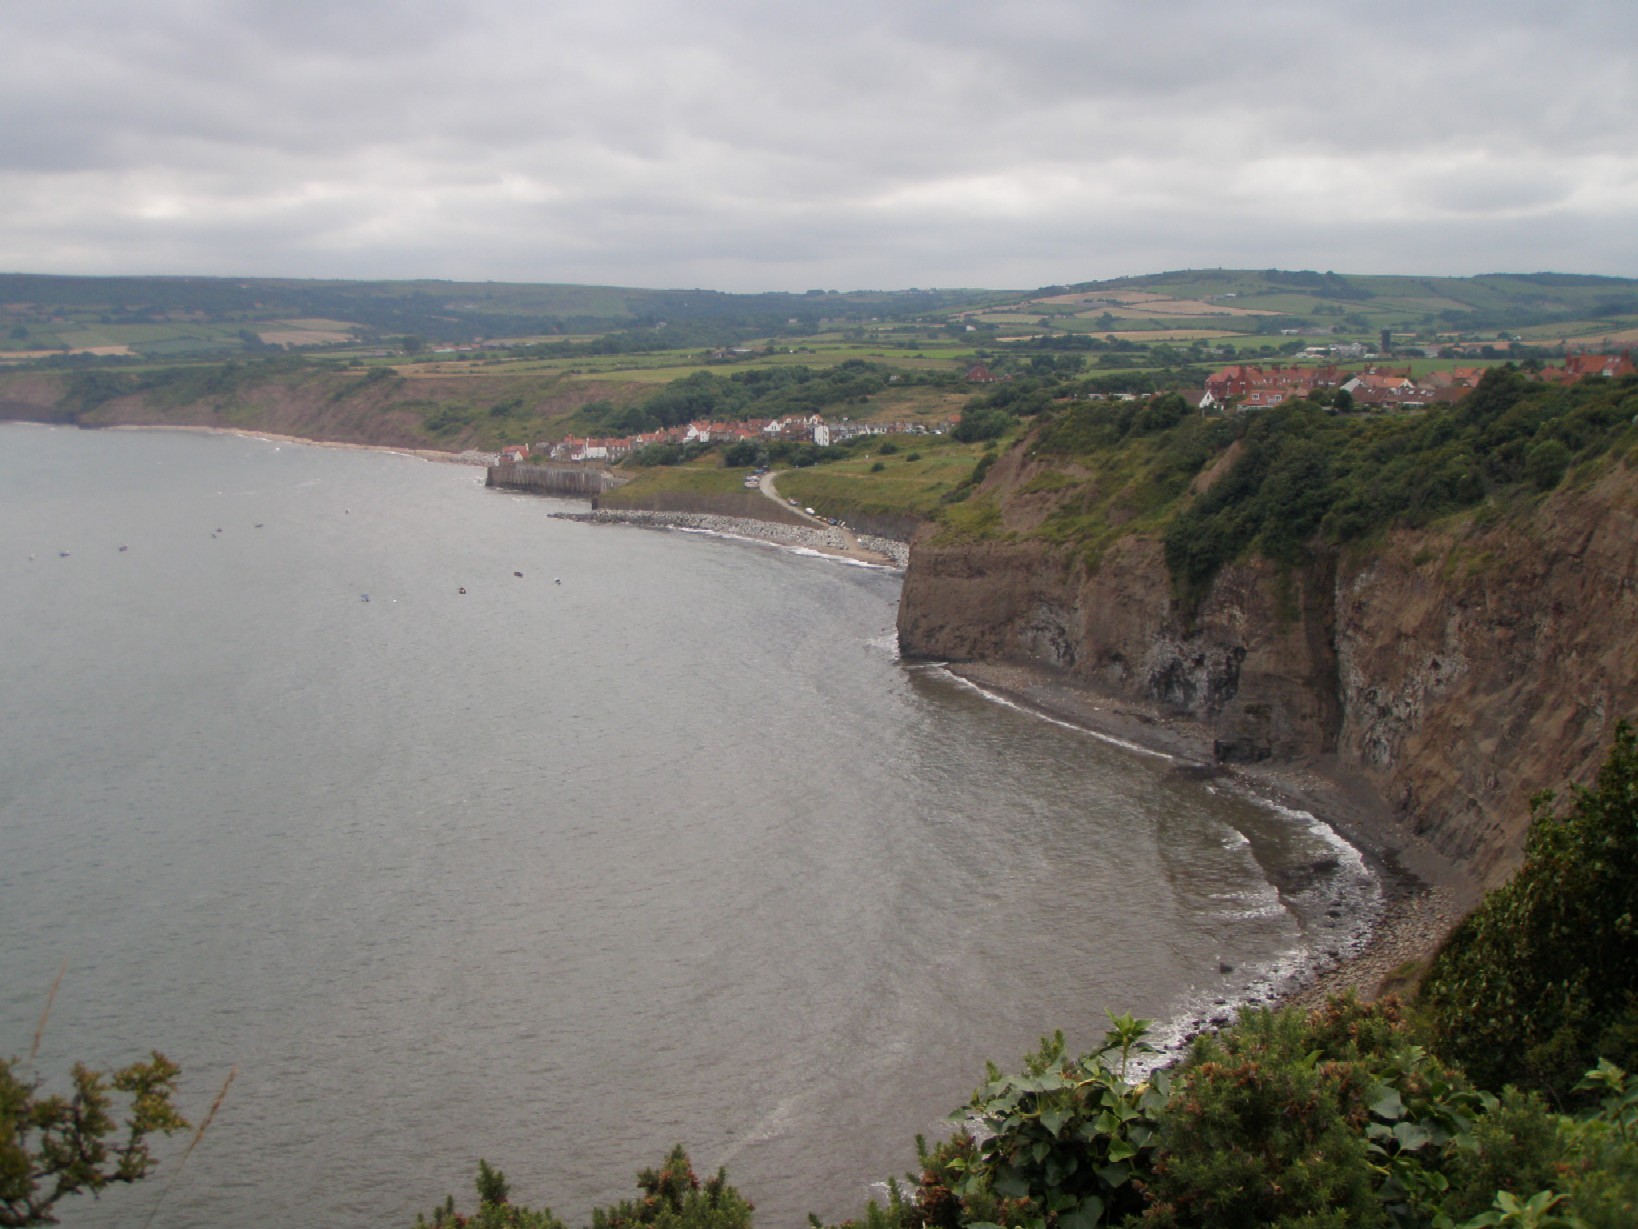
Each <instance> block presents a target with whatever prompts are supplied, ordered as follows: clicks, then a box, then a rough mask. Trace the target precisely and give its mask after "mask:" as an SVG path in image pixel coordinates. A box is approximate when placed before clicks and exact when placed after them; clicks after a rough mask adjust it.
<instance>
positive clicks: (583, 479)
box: [484, 464, 622, 498]
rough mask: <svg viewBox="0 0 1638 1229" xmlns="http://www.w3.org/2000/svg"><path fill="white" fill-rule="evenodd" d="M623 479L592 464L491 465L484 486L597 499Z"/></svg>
mask: <svg viewBox="0 0 1638 1229" xmlns="http://www.w3.org/2000/svg"><path fill="white" fill-rule="evenodd" d="M621 481H622V480H621V479H620V478H618V477H616V476H615V475H614V474H613V473H612V472H611V471H609V470H606V469H601V468H598V467H597V466H593V465H517V464H513V465H491V466H490V467H489V476H488V478H487V479H485V481H484V485H485V486H491V487H500V488H503V489H505V490H509V491H535V492H537V493H539V494H541V495H571V496H578V497H580V498H594V497H596V496H598V495H601V494H602V493H603V492H604V491H609V490H613V489H614V488H615V487H617V486H619V485H620V484H621Z"/></svg>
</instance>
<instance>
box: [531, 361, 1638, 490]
mask: <svg viewBox="0 0 1638 1229" xmlns="http://www.w3.org/2000/svg"><path fill="white" fill-rule="evenodd" d="M1488 370H1489V368H1488V367H1459V366H1457V367H1441V368H1436V369H1434V370H1432V371H1428V372H1425V373H1423V374H1422V375H1416V374H1414V373H1413V371H1412V369H1411V368H1409V367H1403V368H1393V367H1384V366H1380V365H1371V366H1367V367H1365V368H1364V369H1363V370H1357V369H1352V368H1347V367H1342V366H1339V365H1337V364H1335V363H1325V364H1320V365H1317V366H1286V365H1282V364H1270V365H1268V366H1260V365H1253V364H1244V363H1240V364H1233V365H1230V366H1227V367H1221V368H1219V369H1218V370H1216V371H1214V372H1213V373H1212V374H1211V375H1210V376H1208V377H1207V378H1206V382H1205V386H1204V388H1197V389H1183V390H1178V391H1179V392H1180V395H1181V396H1183V398H1184V399H1185V400H1186V401H1188V402H1189V404H1190V405H1192V406H1194V407H1196V408H1198V409H1199V410H1201V411H1202V412H1208V411H1212V410H1217V411H1241V412H1243V411H1249V410H1266V409H1272V408H1273V407H1274V406H1277V405H1279V404H1281V403H1282V402H1284V401H1287V400H1289V399H1293V398H1301V397H1307V396H1309V395H1310V394H1311V393H1315V392H1325V391H1328V392H1333V393H1346V394H1347V395H1348V403H1349V404H1351V405H1352V406H1353V407H1355V408H1357V409H1362V410H1393V409H1404V410H1413V409H1419V408H1421V407H1424V406H1428V405H1435V404H1440V403H1447V404H1448V403H1452V402H1456V401H1460V400H1461V399H1462V398H1463V397H1465V396H1467V394H1468V393H1470V392H1471V391H1472V390H1473V389H1474V388H1476V387H1477V386H1478V384H1479V381H1480V380H1481V379H1482V378H1483V377H1484V374H1485V372H1486V371H1488ZM1523 370H1524V373H1525V374H1526V375H1528V376H1530V377H1531V378H1533V379H1537V380H1541V381H1544V382H1547V383H1553V384H1574V383H1576V382H1577V381H1578V380H1581V379H1583V378H1585V377H1587V376H1604V377H1607V378H1610V379H1615V378H1617V377H1620V376H1626V375H1632V374H1633V373H1634V372H1635V371H1638V365H1635V364H1634V362H1633V358H1632V353H1631V351H1623V352H1622V353H1620V354H1571V355H1567V356H1566V357H1565V359H1564V361H1563V363H1561V364H1556V365H1555V364H1542V365H1539V366H1531V365H1528V364H1527V365H1526V366H1525V367H1524V369H1523ZM966 378H967V380H968V381H969V382H971V383H977V384H996V383H1004V382H1006V381H1007V380H1009V379H1011V377H1010V376H1006V375H994V374H992V373H991V371H990V370H989V369H988V368H987V367H985V366H984V365H983V364H982V363H978V364H974V365H973V367H972V368H971V369H970V370H969V371H968V372H967V377H966ZM1082 396H1086V397H1092V398H1107V399H1109V400H1123V401H1131V400H1135V399H1136V397H1137V394H1133V393H1110V394H1096V393H1092V394H1082ZM957 421H958V420H957V419H955V418H950V419H947V420H941V421H939V422H936V423H933V424H931V425H929V424H927V423H919V422H886V423H883V422H860V421H856V420H854V419H842V420H841V421H839V422H827V421H826V419H825V418H824V416H823V415H821V414H794V415H788V416H786V417H784V418H770V419H762V418H751V419H746V420H745V421H743V422H721V421H696V422H690V423H687V424H685V425H679V426H675V427H668V428H665V429H663V430H659V431H645V432H640V433H638V434H635V435H625V436H618V437H614V436H609V437H597V436H576V435H568V436H565V437H564V438H563V439H561V440H558V441H556V442H548V443H539V444H533V445H531V444H508V445H506V446H505V447H503V448H502V449H501V453H500V459H501V461H503V462H519V461H525V460H531V459H533V460H552V461H600V462H603V463H605V464H608V463H612V462H615V461H619V460H621V459H622V458H624V457H627V456H630V455H631V454H632V453H634V452H636V451H637V450H638V449H641V448H646V447H650V446H653V445H661V444H685V445H686V444H736V443H741V442H744V441H759V442H763V443H771V442H773V441H775V440H787V441H793V442H797V443H804V444H813V445H815V446H817V447H820V448H826V447H829V446H830V445H832V444H840V443H843V442H845V441H847V440H850V439H854V438H856V437H858V436H861V435H943V434H945V433H946V432H948V431H950V430H951V429H953V427H954V426H955V424H956V422H957Z"/></svg>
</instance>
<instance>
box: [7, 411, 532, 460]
mask: <svg viewBox="0 0 1638 1229" xmlns="http://www.w3.org/2000/svg"><path fill="white" fill-rule="evenodd" d="M0 423H15V424H17V425H18V426H22V427H48V428H51V429H52V430H73V431H189V432H193V433H194V434H196V435H233V436H237V437H238V438H240V439H246V440H265V441H267V442H269V443H273V444H305V445H307V446H308V447H310V448H343V449H347V450H349V451H352V452H379V453H385V454H387V455H390V456H397V457H415V458H417V459H418V460H422V461H438V462H441V463H443V464H449V465H495V464H497V463H498V462H499V459H500V458H499V456H498V455H497V454H495V453H491V452H482V451H480V450H478V449H468V450H466V451H465V452H449V451H447V450H445V449H439V448H410V447H407V446H406V447H399V446H398V445H395V444H360V443H357V442H355V441H352V440H316V439H312V438H310V437H308V436H305V435H282V434H280V433H279V432H276V431H258V430H256V429H255V428H253V427H216V426H211V425H209V424H207V423H179V422H119V423H109V424H107V425H106V426H103V425H100V424H99V425H91V426H87V425H86V424H84V423H77V422H44V421H41V420H39V419H34V418H5V419H0Z"/></svg>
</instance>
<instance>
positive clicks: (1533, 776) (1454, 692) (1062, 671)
mask: <svg viewBox="0 0 1638 1229" xmlns="http://www.w3.org/2000/svg"><path fill="white" fill-rule="evenodd" d="M1062 468H1063V467H1062V465H1061V464H1060V465H1058V466H1057V470H1056V471H1052V472H1057V471H1061V470H1062ZM1046 472H1049V471H1048V467H1047V466H1046V463H1044V462H1042V461H1039V460H1036V459H1035V458H1034V454H1033V453H1032V452H1030V451H1029V449H1028V448H1027V446H1020V447H1018V448H1015V449H1014V450H1012V451H1011V452H1009V453H1007V454H1005V455H1004V456H1003V457H1002V458H1001V461H1000V463H998V464H996V465H995V466H994V467H993V470H992V472H991V474H990V475H989V477H988V478H987V480H986V481H985V483H984V485H983V487H982V488H980V493H981V495H983V496H984V497H985V498H988V499H992V500H993V501H994V503H995V506H996V507H998V508H999V510H1000V524H1001V529H1000V531H999V532H996V533H992V534H991V535H989V536H985V537H979V538H972V537H963V536H961V535H960V534H956V533H951V532H950V531H949V530H948V528H947V527H940V526H936V525H934V526H929V527H927V528H926V529H924V530H923V531H922V532H921V533H919V534H918V535H917V537H916V539H915V540H914V542H913V543H912V546H911V551H910V564H909V568H908V571H907V573H906V576H905V584H904V594H903V599H902V602H901V605H900V610H899V639H900V645H901V649H902V651H903V652H904V653H905V655H906V656H907V657H920V658H937V659H944V660H950V661H956V662H961V661H987V662H1008V663H1019V664H1026V665H1032V666H1038V667H1046V668H1049V669H1051V670H1052V671H1054V672H1057V673H1058V675H1059V676H1060V677H1062V678H1064V679H1066V680H1067V681H1072V682H1076V683H1079V684H1081V685H1084V686H1086V687H1089V688H1092V689H1094V690H1096V691H1099V692H1102V693H1104V694H1106V695H1111V696H1115V697H1120V698H1124V699H1127V700H1130V701H1135V702H1142V703H1145V704H1147V705H1151V706H1155V707H1157V708H1158V709H1159V710H1161V711H1162V712H1165V713H1168V714H1172V715H1175V716H1178V717H1186V718H1189V719H1191V720H1193V721H1196V722H1199V723H1201V724H1202V725H1203V726H1204V727H1205V728H1206V730H1207V731H1208V732H1209V735H1210V737H1211V739H1212V741H1213V746H1214V752H1215V755H1216V757H1217V758H1218V759H1219V760H1221V761H1225V762H1240V763H1254V762H1258V761H1274V762H1278V761H1298V762H1301V761H1317V760H1320V759H1322V758H1328V757H1334V761H1332V762H1334V763H1337V764H1339V765H1341V766H1342V767H1343V768H1344V769H1351V770H1356V771H1357V774H1358V775H1360V776H1363V778H1364V779H1365V780H1366V781H1368V782H1369V784H1370V785H1371V786H1373V787H1374V789H1375V790H1376V792H1377V793H1378V794H1379V795H1380V796H1381V798H1382V799H1383V801H1384V802H1385V803H1386V804H1387V805H1388V807H1389V808H1390V809H1391V811H1392V812H1393V813H1394V814H1395V816H1396V818H1397V821H1398V822H1399V823H1402V824H1403V825H1404V826H1405V827H1406V828H1408V829H1409V830H1410V831H1411V832H1413V833H1414V834H1416V835H1417V836H1418V837H1420V838H1422V839H1423V840H1425V841H1427V842H1428V843H1430V844H1431V845H1432V847H1434V848H1435V849H1437V850H1438V851H1439V852H1440V853H1442V854H1443V855H1445V856H1446V857H1448V858H1449V859H1451V860H1452V861H1453V862H1454V863H1455V865H1456V868H1457V869H1459V870H1460V871H1464V872H1465V873H1466V874H1468V875H1470V876H1472V877H1473V878H1474V879H1475V880H1476V881H1478V882H1480V883H1482V884H1485V885H1493V884H1495V883H1497V882H1499V881H1501V880H1502V879H1504V878H1505V877H1506V875H1507V874H1508V873H1509V872H1510V871H1511V869H1512V867H1513V866H1514V865H1515V863H1516V861H1517V858H1518V856H1519V854H1520V852H1521V850H1522V846H1523V834H1524V830H1525V828H1526V827H1527V824H1528V819H1529V813H1530V798H1531V796H1532V795H1534V794H1535V793H1537V792H1538V791H1540V790H1543V789H1548V788H1554V787H1560V786H1562V784H1563V782H1565V781H1566V780H1571V781H1589V780H1591V778H1592V777H1593V775H1594V774H1595V772H1596V770H1597V767H1598V765H1599V764H1600V763H1601V762H1602V759H1603V756H1604V754H1605V752H1606V750H1607V748H1608V745H1609V741H1610V737H1611V733H1612V730H1613V727H1614V724H1615V722H1616V721H1617V720H1618V719H1619V718H1621V717H1623V716H1631V715H1633V714H1634V713H1638V470H1635V469H1634V468H1633V467H1632V466H1631V465H1630V464H1629V463H1627V462H1624V461H1621V460H1618V459H1615V458H1609V459H1607V461H1606V463H1604V464H1602V465H1601V466H1595V467H1591V469H1590V471H1589V472H1578V474H1577V477H1576V481H1574V482H1573V483H1571V484H1569V485H1566V486H1563V487H1560V488H1559V489H1556V490H1553V491H1551V492H1550V493H1547V494H1534V493H1532V494H1531V495H1530V496H1529V497H1524V496H1520V497H1517V498H1514V499H1512V500H1511V501H1509V502H1505V503H1503V504H1501V505H1497V504H1495V503H1489V504H1485V505H1483V506H1482V507H1480V508H1478V509H1475V510H1472V511H1469V512H1464V513H1460V514H1457V515H1454V516H1450V517H1446V518H1444V519H1442V520H1439V521H1437V522H1435V523H1434V524H1432V525H1430V526H1428V527H1425V528H1422V529H1417V530H1409V529H1398V530H1393V531H1390V532H1388V533H1386V534H1385V535H1383V536H1382V537H1381V538H1379V539H1378V540H1376V541H1373V542H1372V543H1371V544H1369V545H1368V546H1366V545H1353V546H1348V547H1326V546H1323V545H1316V546H1315V547H1314V549H1313V550H1312V551H1311V553H1310V555H1309V558H1308V560H1307V561H1306V562H1305V563H1304V564H1302V565H1301V566H1298V567H1289V566H1288V567H1281V566H1278V565H1276V564H1273V563H1271V562H1268V561H1267V560H1266V559H1263V558H1260V557H1257V556H1255V555H1252V556H1250V557H1247V558H1242V559H1240V560H1238V561H1236V562H1233V563H1230V564H1228V565H1227V566H1225V567H1224V568H1223V569H1222V570H1221V571H1220V572H1219V573H1218V574H1217V575H1216V577H1215V579H1214V580H1213V582H1212V583H1211V585H1210V587H1209V589H1208V590H1207V591H1206V592H1205V594H1204V596H1203V599H1202V600H1200V601H1199V604H1198V607H1197V608H1196V609H1195V610H1194V611H1193V612H1192V615H1190V614H1188V613H1187V612H1186V608H1185V606H1184V604H1183V603H1181V602H1180V600H1179V599H1178V597H1177V595H1176V592H1175V587H1174V583H1173V578H1172V576H1171V574H1170V573H1169V571H1168V567H1167V561H1166V554H1165V546H1164V543H1163V541H1162V538H1161V535H1160V534H1158V533H1145V532H1136V533H1130V534H1128V535H1126V536H1123V537H1119V538H1117V539H1115V540H1114V541H1113V542H1112V543H1110V544H1108V545H1107V546H1106V547H1104V548H1103V549H1101V551H1100V552H1099V553H1097V554H1096V555H1091V554H1089V553H1088V552H1086V551H1084V550H1081V551H1077V550H1074V549H1066V548H1065V546H1064V545H1063V544H1062V543H1061V542H1053V541H1051V540H1047V539H1043V538H1042V537H1040V536H1032V534H1031V532H1030V531H1031V530H1032V529H1034V528H1036V527H1038V526H1039V525H1040V524H1042V523H1043V520H1044V519H1045V517H1046V516H1047V511H1046V510H1044V509H1042V508H1039V507H1035V506H1033V505H1034V504H1037V503H1039V502H1040V500H1039V497H1038V496H1034V495H1032V494H1031V492H1032V491H1038V490H1040V489H1042V488H1044V487H1045V488H1050V487H1052V486H1054V485H1055V483H1053V482H1043V481H1042V475H1043V473H1046ZM1205 476H1206V477H1208V478H1209V476H1210V471H1209V470H1208V471H1207V473H1206V475H1205ZM1199 484H1200V479H1196V488H1195V489H1196V490H1198V489H1199Z"/></svg>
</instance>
